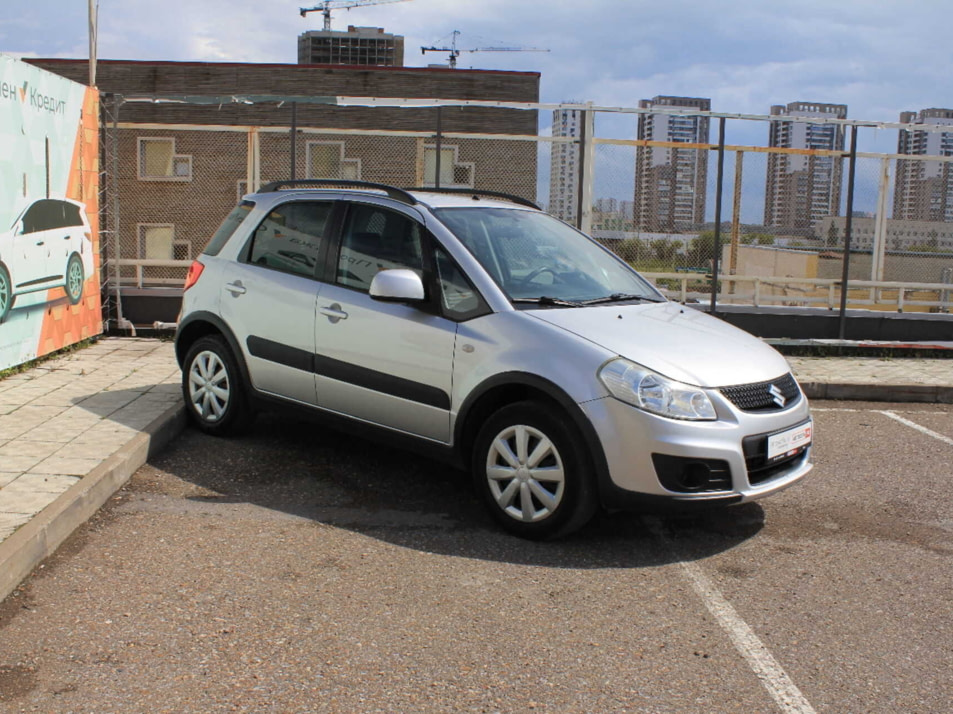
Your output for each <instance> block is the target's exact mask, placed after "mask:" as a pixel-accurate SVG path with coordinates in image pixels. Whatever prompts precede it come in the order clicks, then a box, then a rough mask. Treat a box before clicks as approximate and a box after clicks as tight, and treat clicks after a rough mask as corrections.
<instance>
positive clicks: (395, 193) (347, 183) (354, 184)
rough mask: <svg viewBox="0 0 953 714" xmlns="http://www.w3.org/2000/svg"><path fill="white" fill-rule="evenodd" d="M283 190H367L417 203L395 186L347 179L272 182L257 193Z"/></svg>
mask: <svg viewBox="0 0 953 714" xmlns="http://www.w3.org/2000/svg"><path fill="white" fill-rule="evenodd" d="M285 188H367V189H373V190H375V191H383V192H384V193H386V194H387V195H388V196H390V197H391V198H393V199H395V200H397V201H400V202H401V203H406V204H407V205H409V206H413V205H415V204H416V203H418V201H417V199H416V198H414V197H413V196H411V195H410V194H409V193H407V191H405V190H404V189H401V188H397V187H395V186H388V185H387V184H384V183H372V182H371V181H351V180H349V179H294V180H287V181H272V182H271V183H266V184H265V185H264V186H262V187H261V188H260V189H258V193H274V192H275V191H280V190H282V189H285Z"/></svg>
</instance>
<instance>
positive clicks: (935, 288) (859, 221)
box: [102, 97, 953, 313]
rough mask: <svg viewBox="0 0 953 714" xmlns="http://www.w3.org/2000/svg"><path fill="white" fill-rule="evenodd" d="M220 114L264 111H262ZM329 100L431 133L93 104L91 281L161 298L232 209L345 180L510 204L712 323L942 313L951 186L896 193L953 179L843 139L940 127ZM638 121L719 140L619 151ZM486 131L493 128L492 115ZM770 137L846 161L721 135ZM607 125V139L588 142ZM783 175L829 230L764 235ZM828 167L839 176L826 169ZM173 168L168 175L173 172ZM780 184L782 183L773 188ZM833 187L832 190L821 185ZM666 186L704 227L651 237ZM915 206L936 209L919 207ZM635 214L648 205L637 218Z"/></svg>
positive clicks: (950, 265)
mask: <svg viewBox="0 0 953 714" xmlns="http://www.w3.org/2000/svg"><path fill="white" fill-rule="evenodd" d="M285 99H287V98H285ZM154 100H155V98H152V99H151V100H150V101H154ZM225 100H226V101H232V100H234V101H239V100H240V101H242V102H246V101H247V102H254V103H261V102H265V103H267V101H268V98H267V97H264V98H263V97H253V98H243V97H235V98H225ZM341 100H342V104H341V106H342V107H347V106H359V107H363V108H364V110H366V111H371V108H372V107H382V108H383V107H395V106H402V107H404V108H405V109H404V110H403V111H405V112H406V113H412V112H417V111H423V112H426V111H427V110H428V109H429V110H433V109H434V108H443V109H445V112H444V125H443V127H441V126H440V124H439V122H438V123H437V124H434V125H427V123H426V121H425V120H424V119H422V120H421V122H420V124H421V126H420V129H419V130H413V131H412V130H402V131H395V130H370V129H354V128H349V129H341V128H329V127H322V126H297V125H295V126H293V127H291V126H256V125H253V124H251V123H245V124H232V125H215V126H213V125H199V124H177V125H172V124H163V123H151V124H146V123H135V122H123V121H122V116H121V114H122V110H121V108H120V106H121V102H119V104H117V103H116V100H115V97H109V98H106V99H105V104H104V106H108V108H109V121H108V122H104V124H103V127H104V132H105V133H106V134H107V137H106V141H105V142H104V146H106V147H107V148H108V149H109V153H108V156H107V159H106V161H104V165H103V170H104V173H105V174H106V179H105V180H104V181H103V182H102V185H103V186H104V187H105V191H106V193H107V194H108V195H106V196H104V201H103V205H104V207H105V208H104V211H108V215H106V214H104V220H103V221H102V225H103V226H104V230H108V231H109V233H110V235H109V236H108V240H105V241H104V245H105V246H106V250H107V253H108V255H107V256H106V257H107V258H108V260H106V261H104V266H106V269H104V271H103V277H104V280H105V281H108V282H109V283H110V284H111V285H112V286H113V287H118V288H120V289H122V288H132V287H135V288H142V289H147V288H150V287H162V288H166V289H168V288H174V287H175V286H176V285H181V284H182V281H183V280H184V277H185V273H186V270H187V267H188V265H189V264H190V262H191V259H192V258H193V257H195V256H197V255H198V254H199V253H200V252H201V250H202V249H203V247H204V245H205V243H206V242H207V240H208V239H209V237H210V236H211V235H212V233H213V232H214V230H215V228H216V227H217V226H218V224H219V223H220V221H221V220H222V218H224V216H225V215H226V214H227V212H228V211H229V210H230V209H231V207H233V206H234V204H235V203H236V202H237V201H238V200H239V198H240V197H241V195H243V194H244V193H248V192H252V191H254V190H256V189H257V188H258V187H259V186H260V185H263V184H264V183H265V182H267V181H271V180H276V179H285V178H289V176H294V177H297V178H322V177H323V178H338V179H355V178H356V179H361V180H365V181H375V182H380V183H386V184H390V185H395V186H420V185H428V184H429V185H437V184H439V185H445V186H446V185H453V186H460V187H463V188H467V187H469V188H474V189H481V190H489V191H502V192H506V193H511V194H517V195H520V196H523V197H525V198H527V199H530V200H533V201H535V202H537V203H539V204H541V205H543V206H544V207H546V208H547V210H549V211H550V212H551V213H553V214H554V215H556V216H557V217H560V218H563V219H564V220H567V221H568V222H570V223H573V224H574V225H576V226H577V227H579V228H580V229H581V230H583V231H584V232H587V233H590V234H592V235H594V236H595V237H596V238H597V239H599V240H600V241H601V242H602V243H603V245H607V246H609V247H610V248H611V249H613V250H614V251H616V252H617V253H618V254H619V255H620V256H621V257H623V258H624V259H625V260H626V261H627V262H629V263H630V264H632V265H633V266H634V267H635V268H636V269H638V270H640V271H641V272H642V273H643V274H644V275H646V276H647V277H649V278H650V279H652V280H653V281H656V282H657V283H658V285H659V287H660V288H661V289H662V290H664V291H665V292H666V293H667V294H668V295H670V296H671V297H674V298H676V299H679V300H682V301H688V300H699V301H702V300H710V301H711V308H712V309H713V310H714V309H715V307H716V306H717V304H718V303H719V302H721V303H725V304H732V305H739V304H748V305H752V306H753V307H756V308H757V307H760V306H768V305H792V306H804V307H812V306H813V307H822V308H826V309H828V310H831V309H838V308H840V309H841V310H842V311H843V310H846V309H847V308H862V309H871V310H894V311H899V312H904V311H931V312H939V313H947V312H949V310H950V302H951V300H950V298H951V293H953V285H951V284H950V282H948V281H953V179H951V181H950V186H949V187H948V188H949V190H948V193H949V196H946V194H944V193H943V191H946V190H947V187H946V185H945V184H943V183H942V181H940V180H939V179H937V180H933V179H930V180H927V179H920V178H916V180H913V179H910V177H911V176H914V177H917V176H920V175H924V176H925V175H927V174H929V173H930V171H934V169H936V168H937V167H940V168H941V169H942V170H941V171H939V173H938V174H937V175H938V176H947V175H949V174H953V171H950V170H949V169H948V168H943V167H949V165H950V163H951V162H953V157H945V156H911V155H904V154H894V153H877V152H872V151H861V150H858V148H857V136H858V133H864V134H865V135H866V136H883V134H882V132H895V131H897V130H899V131H926V132H936V131H943V130H949V131H950V133H951V134H953V127H940V126H923V125H906V124H899V123H872V122H858V121H851V120H841V119H826V118H824V119H821V118H810V119H807V118H797V117H777V116H756V115H741V114H727V113H715V112H692V111H685V110H673V109H668V110H665V109H659V108H653V109H635V108H621V107H598V106H593V105H591V104H560V105H553V104H525V103H500V102H459V101H456V102H455V101H451V100H428V99H420V100H399V99H374V98H366V97H365V98H341ZM283 101H284V100H283ZM179 103H180V104H181V103H182V102H181V101H180V102H179ZM207 104H208V102H207V101H206V102H204V105H207ZM276 105H277V102H276ZM453 107H459V108H461V109H464V108H465V109H470V108H473V107H480V108H484V109H487V110H490V109H492V110H494V111H496V110H501V111H502V110H507V111H511V112H516V113H520V112H522V113H525V112H536V124H537V127H538V129H539V131H537V132H536V133H532V134H527V133H507V132H506V131H505V127H504V128H503V129H501V128H500V127H499V126H497V127H493V129H494V130H493V131H490V130H489V129H490V127H489V125H488V127H487V130H479V131H457V130H454V131H449V130H447V121H446V118H447V116H448V114H449V109H448V108H453ZM233 108H234V107H233ZM334 110H335V109H334V107H329V108H328V111H329V112H331V111H334ZM565 111H570V112H579V113H580V119H579V127H580V129H579V131H578V132H577V133H576V134H570V135H560V134H559V131H558V130H557V128H556V119H555V116H556V115H558V114H559V113H560V112H565ZM647 114H670V115H678V116H682V117H686V116H687V117H699V118H704V119H705V120H706V121H710V122H712V124H713V125H714V126H713V127H712V128H717V129H718V141H717V142H716V143H712V142H711V141H710V140H708V139H710V137H708V136H703V137H700V138H701V139H703V140H699V141H693V142H681V141H662V140H657V141H656V140H649V139H640V138H631V137H636V136H639V126H638V122H639V121H640V120H641V119H640V118H641V117H643V116H645V115H647ZM431 115H432V112H431V114H426V116H431ZM259 116H260V115H259ZM421 116H424V114H421ZM438 116H439V112H438ZM495 116H496V119H495V121H497V122H499V121H500V116H502V115H495ZM777 121H790V122H802V123H809V124H819V125H831V126H834V127H837V128H838V130H840V131H842V132H843V133H844V134H846V133H847V132H849V133H850V135H851V137H850V138H852V139H853V140H854V141H853V142H852V144H853V147H852V148H853V150H849V149H848V148H847V147H846V146H845V145H844V144H846V141H843V142H842V144H841V145H840V146H839V147H838V148H828V149H810V150H809V149H801V148H791V147H778V146H758V145H751V144H750V143H745V142H744V141H738V140H737V139H738V137H739V136H741V135H743V133H744V132H743V131H740V130H739V131H736V132H735V135H734V137H731V140H729V139H728V138H726V133H725V131H724V128H725V124H726V123H727V122H732V123H733V126H735V128H736V129H737V128H738V127H741V129H744V127H746V126H751V124H752V123H753V122H761V123H762V124H764V125H767V124H768V123H770V122H777ZM603 123H605V125H606V126H609V125H610V124H611V125H612V126H611V127H610V128H609V129H608V130H607V131H605V132H600V129H601V127H602V126H603ZM764 133H765V134H766V133H767V132H764ZM612 134H615V136H613V135H612ZM620 135H621V136H620ZM844 138H845V139H846V138H847V137H846V136H845V137H844ZM142 139H146V140H148V139H160V140H162V141H168V142H171V144H170V146H169V147H168V153H169V156H170V157H171V159H172V160H171V161H170V166H171V168H170V172H171V173H170V175H168V176H165V177H163V176H158V177H157V176H142V172H143V157H142V156H141V152H142V150H143V149H142V148H141V140H142ZM162 141H160V142H158V143H159V144H161V143H162ZM894 145H895V142H894ZM644 152H658V155H659V156H661V157H662V158H663V159H664V161H669V162H670V163H669V164H665V163H664V161H663V162H662V163H661V164H659V165H657V166H655V167H652V168H645V167H646V166H647V164H646V163H645V162H644V161H643V162H642V164H641V165H642V169H640V168H639V166H640V157H643V158H644V156H645V154H644ZM665 157H667V158H665ZM706 157H710V158H711V159H717V166H716V164H715V161H711V162H710V163H711V166H708V163H709V162H708V158H706ZM782 160H783V161H788V162H797V161H802V162H803V166H804V167H806V168H804V169H803V170H799V171H800V173H799V174H798V175H797V177H798V180H802V179H803V180H804V181H807V182H808V183H807V184H805V185H806V186H808V187H811V186H813V188H812V190H814V191H815V192H817V190H818V189H817V186H816V185H814V184H811V183H810V181H814V182H815V184H816V183H817V181H818V180H820V179H818V178H817V177H818V176H821V175H822V174H823V172H824V171H828V173H827V174H823V175H824V176H828V179H825V180H828V183H829V185H827V186H826V189H825V190H828V198H829V205H830V215H827V216H820V215H815V214H814V213H809V212H808V213H805V214H797V213H796V212H795V213H790V212H789V213H790V215H792V216H794V218H792V219H791V224H790V225H767V218H768V214H769V213H770V212H769V211H768V209H767V204H768V202H769V198H770V197H769V193H770V191H769V184H770V180H771V177H772V176H773V175H782V174H783V171H784V170H787V169H785V168H784V167H783V166H782V168H781V169H779V168H778V164H777V161H782ZM821 161H825V162H827V163H826V164H823V165H822V164H821V163H818V162H821ZM692 162H694V164H693V165H694V166H696V167H698V166H701V167H703V169H700V173H699V174H698V175H697V176H694V177H693V178H692V180H691V181H689V180H688V179H686V178H685V177H684V176H681V175H680V174H679V172H680V171H682V170H683V167H685V166H688V165H689V164H690V163H692ZM811 162H813V163H811ZM793 165H794V163H790V164H789V165H788V164H786V165H785V166H787V168H790V167H791V166H793ZM840 165H843V166H842V167H841V168H843V169H844V170H841V169H837V170H836V171H834V170H833V169H832V168H831V167H833V166H840ZM819 167H820V168H819ZM825 167H826V168H825ZM180 168H181V173H175V172H177V171H179V170H180ZM656 169H657V170H656ZM666 171H668V173H667V174H666ZM812 171H813V172H814V174H812V173H811V172H812ZM918 171H919V173H918ZM772 172H773V173H772ZM791 173H792V175H793V174H794V173H797V172H793V171H792V172H791ZM934 173H936V171H934ZM782 178H783V179H784V180H788V177H787V175H783V176H782ZM835 179H836V180H837V181H839V183H838V184H837V185H836V186H835V185H833V183H831V182H836V181H835ZM901 179H902V180H901ZM792 180H793V179H792ZM944 180H945V179H944ZM911 181H912V183H911ZM917 181H919V182H920V183H917ZM930 181H933V183H930ZM653 182H654V183H653ZM666 182H668V183H666ZM656 183H657V184H658V186H656V185H655V184H656ZM649 184H651V185H649ZM646 186H648V188H649V189H651V190H647V189H646ZM665 186H668V187H669V188H670V189H671V190H672V192H673V195H674V194H676V193H677V194H678V197H679V199H680V200H684V201H689V200H693V201H696V203H697V207H698V212H699V213H700V214H701V216H702V218H703V220H701V221H699V222H695V223H685V222H679V221H674V222H669V223H665V224H663V225H661V227H660V228H658V229H657V230H655V229H653V230H649V228H650V227H651V226H650V225H649V223H651V221H647V220H646V211H647V210H656V209H658V206H659V205H661V204H660V203H659V202H660V201H661V202H664V200H665V199H666V196H665V190H663V189H664V188H665ZM660 187H661V188H660ZM911 187H912V188H911ZM931 187H932V188H931ZM822 188H823V187H822ZM928 189H929V190H932V191H933V192H934V193H933V194H930V195H929V196H928V195H927V193H928ZM653 191H654V193H653ZM917 191H920V193H917ZM938 191H939V193H937V192H938ZM904 192H906V193H904ZM907 194H909V195H910V196H913V197H914V199H916V200H917V201H921V200H927V199H930V200H932V201H933V204H935V203H936V202H937V201H940V202H941V203H942V202H943V201H946V200H947V198H948V199H949V203H950V207H949V211H948V214H949V215H948V217H946V218H944V220H943V221H934V222H917V221H912V219H900V218H898V219H896V220H894V219H893V218H892V216H894V215H899V213H900V211H899V208H898V206H900V204H901V203H902V201H904V200H908V198H909V197H906V196H907ZM921 194H922V195H921ZM941 194H942V195H941ZM792 196H793V194H792ZM905 197H906V198H905ZM924 197H926V198H924ZM931 197H932V198H931ZM782 198H783V197H782ZM789 198H790V200H792V201H793V200H794V198H793V197H789ZM719 199H720V200H719ZM673 200H674V199H673ZM785 200H787V199H785ZM909 200H913V199H909ZM639 201H642V203H643V204H645V205H642V206H639V205H637V204H639ZM653 201H654V203H653ZM914 203H915V202H914ZM933 204H931V205H933ZM825 205H828V204H825ZM911 205H914V204H911ZM917 205H919V204H917ZM944 205H945V204H944ZM914 207H916V206H914ZM722 213H724V216H722ZM815 213H816V212H815ZM861 213H863V214H864V215H861ZM672 215H674V214H672ZM719 219H721V220H719ZM640 221H641V223H640ZM921 224H922V225H921ZM752 248H758V250H761V251H762V253H763V252H764V251H770V252H771V254H772V255H773V256H774V259H775V261H774V263H773V264H771V265H767V266H766V265H763V264H761V263H762V262H763V261H762V258H763V255H759V254H758V250H753V249H752ZM788 249H792V250H788ZM811 260H813V261H814V262H813V263H811ZM759 261H761V262H759ZM677 268H678V269H691V270H693V271H694V272H680V271H679V270H676V269H677ZM112 292H113V293H115V292H116V291H112ZM107 294H109V291H107Z"/></svg>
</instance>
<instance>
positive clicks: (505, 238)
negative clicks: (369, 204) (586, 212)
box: [435, 208, 664, 307]
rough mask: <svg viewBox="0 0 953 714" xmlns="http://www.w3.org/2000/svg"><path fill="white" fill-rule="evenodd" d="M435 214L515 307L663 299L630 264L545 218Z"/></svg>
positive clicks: (490, 212)
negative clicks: (516, 305)
mask: <svg viewBox="0 0 953 714" xmlns="http://www.w3.org/2000/svg"><path fill="white" fill-rule="evenodd" d="M435 212H436V214H437V216H438V218H440V220H441V221H442V222H443V223H444V225H446V226H447V227H448V228H449V229H450V230H451V231H452V232H453V233H454V235H456V236H457V238H459V239H460V241H461V242H462V243H463V244H464V245H465V246H466V247H467V249H468V250H469V251H470V252H471V253H473V256H474V257H475V258H476V259H477V260H478V261H480V264H481V265H482V266H483V267H484V269H486V271H487V272H488V273H489V274H490V275H491V276H492V277H493V279H494V280H495V281H496V283H497V285H499V286H500V287H501V288H502V289H503V291H504V292H505V293H506V295H507V296H508V297H509V298H510V300H512V301H513V302H515V303H536V304H539V305H546V306H550V307H576V306H579V305H583V304H586V303H599V302H611V301H623V300H646V301H651V302H659V301H662V300H664V298H663V297H662V296H661V295H660V294H659V293H658V292H657V291H656V290H655V289H654V288H653V287H652V286H651V284H649V283H648V281H646V280H645V279H644V278H642V276H640V275H639V274H638V273H636V272H635V271H634V270H632V269H631V268H629V266H628V265H626V264H625V263H623V262H622V261H621V260H619V259H618V258H616V257H615V256H614V255H612V254H611V253H610V252H608V251H606V250H604V249H603V248H601V247H600V246H599V245H598V244H597V243H596V242H595V241H592V240H591V239H589V238H587V237H586V236H585V235H583V234H582V233H580V232H578V231H576V230H575V229H573V228H570V227H569V226H567V225H566V224H565V223H563V222H562V221H559V220H557V219H555V218H553V217H552V216H550V215H548V214H546V213H540V212H537V211H526V210H522V209H512V208H441V209H437V210H436V211H435Z"/></svg>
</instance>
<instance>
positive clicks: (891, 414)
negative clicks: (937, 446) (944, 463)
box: [877, 410, 953, 446]
mask: <svg viewBox="0 0 953 714" xmlns="http://www.w3.org/2000/svg"><path fill="white" fill-rule="evenodd" d="M877 413H878V414H883V415H884V416H885V417H890V418H891V419H893V420H894V421H898V422H900V423H901V424H905V425H906V426H909V427H910V428H911V429H916V430H917V431H919V432H920V433H921V434H926V435H927V436H932V437H933V438H934V439H939V440H940V441H942V442H943V443H944V444H949V445H950V446H953V439H951V438H950V437H948V436H944V435H943V434H938V433H937V432H935V431H933V430H932V429H927V428H926V427H925V426H920V425H919V424H917V423H916V422H913V421H910V420H909V419H904V418H903V417H902V416H900V415H899V414H897V413H896V412H888V411H880V410H878V412H877Z"/></svg>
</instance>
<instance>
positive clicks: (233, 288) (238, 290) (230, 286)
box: [225, 280, 246, 297]
mask: <svg viewBox="0 0 953 714" xmlns="http://www.w3.org/2000/svg"><path fill="white" fill-rule="evenodd" d="M225 289H226V290H228V292H230V293H231V294H232V295H233V296H235V297H238V296H239V295H244V294H245V292H246V291H245V286H244V285H242V281H241V280H236V281H235V282H234V283H225Z"/></svg>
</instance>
